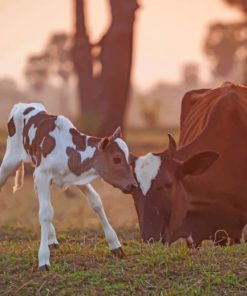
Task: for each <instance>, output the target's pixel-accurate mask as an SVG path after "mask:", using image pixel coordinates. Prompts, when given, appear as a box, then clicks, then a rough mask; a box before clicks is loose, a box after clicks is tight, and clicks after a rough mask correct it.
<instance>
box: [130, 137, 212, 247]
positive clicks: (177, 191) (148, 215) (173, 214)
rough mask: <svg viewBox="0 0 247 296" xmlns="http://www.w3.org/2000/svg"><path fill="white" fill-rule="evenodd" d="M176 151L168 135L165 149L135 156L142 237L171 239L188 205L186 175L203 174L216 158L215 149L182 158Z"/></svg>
mask: <svg viewBox="0 0 247 296" xmlns="http://www.w3.org/2000/svg"><path fill="white" fill-rule="evenodd" d="M175 153H176V143H175V140H174V139H173V138H172V136H170V135H169V147H168V149H167V150H166V151H164V152H162V153H158V154H151V153H149V154H147V155H144V156H141V157H139V158H135V159H134V162H133V166H134V171H135V175H136V179H137V181H138V183H139V187H138V188H136V189H135V190H134V191H133V194H132V195H133V197H134V202H135V207H136V210H137V214H138V220H139V225H140V230H141V235H142V238H143V240H144V241H148V240H160V239H162V240H163V241H168V242H170V239H171V236H172V235H173V234H174V232H175V231H176V230H178V228H179V227H180V226H181V224H182V221H183V218H184V217H185V215H186V211H187V209H188V204H189V200H190V197H189V193H188V190H187V188H186V187H187V186H186V182H185V180H186V176H189V175H190V176H197V175H200V174H203V173H204V172H205V171H206V170H207V169H208V168H209V167H210V166H211V165H212V164H213V163H214V161H215V160H216V159H217V158H218V154H216V153H214V152H202V153H199V154H195V155H194V156H192V157H191V158H190V159H188V160H186V161H184V162H181V161H179V160H177V159H176V158H175Z"/></svg>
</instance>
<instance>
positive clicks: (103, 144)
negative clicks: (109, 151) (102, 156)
mask: <svg viewBox="0 0 247 296" xmlns="http://www.w3.org/2000/svg"><path fill="white" fill-rule="evenodd" d="M109 141H110V140H109V138H107V137H105V138H103V139H102V140H100V142H99V144H98V149H99V150H100V151H102V150H105V148H106V146H107V145H108V144H109Z"/></svg>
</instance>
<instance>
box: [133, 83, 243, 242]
mask: <svg viewBox="0 0 247 296" xmlns="http://www.w3.org/2000/svg"><path fill="white" fill-rule="evenodd" d="M246 118H247V88H246V87H244V86H240V85H235V84H233V83H230V82H226V83H224V84H223V85H222V86H220V87H217V88H215V89H209V90H206V89H205V90H199V91H192V92H189V93H187V94H186V95H185V96H184V98H183V102H182V112H181V136H180V147H179V149H178V150H177V151H176V152H175V153H174V158H175V159H177V160H178V161H184V160H187V159H189V158H191V157H192V156H193V155H195V154H198V153H200V152H203V151H215V152H216V153H218V154H219V156H220V157H219V159H218V161H216V162H215V164H213V165H212V167H211V168H210V169H209V170H208V171H207V172H205V173H204V174H201V175H198V176H194V177H191V176H187V177H186V178H184V188H185V193H186V194H187V193H188V192H189V196H190V200H189V202H188V200H186V199H185V198H184V194H181V193H173V197H174V195H175V197H176V198H174V199H172V200H168V199H167V198H166V196H167V194H166V193H165V192H166V191H167V190H171V191H172V192H174V190H176V184H175V183H174V181H173V182H171V184H170V185H168V188H166V186H167V184H166V182H167V181H166V180H167V175H165V174H164V170H165V169H166V170H167V171H168V172H169V174H170V173H171V169H170V168H169V167H168V166H169V162H168V161H162V162H161V167H162V166H163V167H164V169H163V170H161V168H159V171H158V172H157V176H155V177H154V178H152V179H155V180H154V181H153V182H152V186H151V188H150V189H149V192H148V195H147V196H146V197H144V198H143V197H138V196H137V195H135V197H134V198H135V205H136V207H137V212H138V214H139V222H140V228H141V232H142V237H143V239H145V240H148V239H149V238H152V237H153V238H154V239H158V238H159V237H160V236H161V237H162V239H163V240H165V241H167V240H168V241H169V242H172V241H175V240H176V239H177V238H179V237H181V236H182V237H188V236H189V235H192V237H193V240H194V242H195V243H196V244H199V243H200V242H201V241H202V240H204V239H215V240H216V241H217V240H219V241H220V242H222V241H221V240H222V234H225V233H227V234H228V235H229V237H230V238H231V239H232V241H233V242H239V241H240V238H241V232H242V229H243V228H244V226H245V224H246V223H247V182H246V177H247V154H246V151H247V119H246ZM166 154H167V152H164V153H163V154H161V159H164V157H165V155H166ZM157 180H159V182H157ZM160 184H161V185H162V186H163V187H162V189H163V192H162V190H160V187H159V186H160ZM168 184H169V182H168ZM174 184H175V186H174ZM169 187H172V188H170V189H169ZM136 199H137V200H138V202H137V200H136ZM171 204H172V205H171ZM178 214H179V215H178ZM174 215H175V218H172V217H174ZM177 215H178V216H177ZM146 216H149V217H148V218H145V217H146ZM183 216H184V217H183ZM175 220H176V221H177V222H178V221H179V222H178V223H177V225H176V227H175V228H176V229H174V227H173V225H172V223H173V222H174V221H175ZM181 220H182V221H181ZM180 224H181V227H180V226H179V225H180ZM218 230H223V231H220V232H219V231H218ZM215 233H219V234H221V236H219V237H215Z"/></svg>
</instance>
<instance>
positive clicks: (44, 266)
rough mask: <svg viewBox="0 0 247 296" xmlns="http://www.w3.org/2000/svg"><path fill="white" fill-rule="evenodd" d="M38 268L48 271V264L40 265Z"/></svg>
mask: <svg viewBox="0 0 247 296" xmlns="http://www.w3.org/2000/svg"><path fill="white" fill-rule="evenodd" d="M39 270H40V271H49V270H50V265H47V264H45V265H42V266H40V267H39Z"/></svg>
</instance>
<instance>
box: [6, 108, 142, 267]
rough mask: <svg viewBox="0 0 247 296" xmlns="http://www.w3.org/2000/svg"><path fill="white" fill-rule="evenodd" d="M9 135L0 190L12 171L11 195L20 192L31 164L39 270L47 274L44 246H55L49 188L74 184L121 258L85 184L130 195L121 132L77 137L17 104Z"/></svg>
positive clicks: (41, 111)
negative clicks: (98, 183) (103, 183)
mask: <svg viewBox="0 0 247 296" xmlns="http://www.w3.org/2000/svg"><path fill="white" fill-rule="evenodd" d="M8 133H9V136H8V140H7V149H6V153H5V155H4V158H3V161H2V165H1V167H0V188H1V187H2V186H3V185H4V184H5V182H6V180H7V179H8V177H9V176H10V175H11V174H12V173H13V172H15V171H16V177H15V186H14V188H13V190H14V191H16V190H18V189H19V188H21V186H22V183H23V177H24V162H32V163H33V165H34V166H35V170H34V183H35V191H36V194H37V197H38V200H39V221H40V224H41V241H40V248H39V267H40V268H43V269H49V266H50V261H49V257H50V251H49V245H53V244H55V245H58V241H57V238H56V232H55V229H54V226H53V224H52V219H53V208H52V204H51V201H50V185H51V184H56V185H57V186H59V187H61V188H65V187H66V186H68V185H77V186H78V187H79V188H80V190H81V191H82V192H83V193H84V194H85V195H87V198H88V201H89V203H90V204H91V206H92V208H93V209H94V210H95V212H96V213H97V214H98V217H99V219H100V221H101V223H102V226H103V229H104V233H105V237H106V240H107V243H108V246H109V249H110V250H112V251H113V252H114V253H115V254H117V255H118V256H120V257H121V256H123V251H122V249H121V244H120V242H119V240H118V237H117V235H116V233H115V231H114V230H113V228H112V227H111V225H110V223H109V222H108V220H107V217H106V214H105V211H104V208H103V206H102V202H101V199H100V197H99V195H98V194H97V192H96V191H95V190H94V189H93V187H92V186H91V185H90V184H89V183H90V182H92V181H93V180H94V179H96V178H97V177H101V178H103V179H104V180H105V181H106V182H108V183H110V184H111V185H113V186H115V187H118V188H120V189H121V190H122V191H131V190H132V189H133V188H134V187H136V186H137V184H136V181H135V178H134V176H133V174H132V169H131V167H130V165H129V150H128V147H127V145H126V143H125V142H124V141H123V140H122V139H121V130H120V128H118V129H117V130H116V131H115V132H114V134H113V135H112V136H111V137H105V138H95V137H91V136H87V135H84V134H81V133H80V132H79V131H78V130H77V129H76V128H75V127H74V126H73V124H72V123H71V122H70V121H69V120H68V119H67V118H65V117H64V116H60V115H59V116H54V115H50V114H48V113H47V112H46V110H45V108H44V106H43V105H41V104H37V103H32V104H24V103H19V104H17V105H15V106H14V107H13V109H12V111H11V113H10V117H9V121H8Z"/></svg>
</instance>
